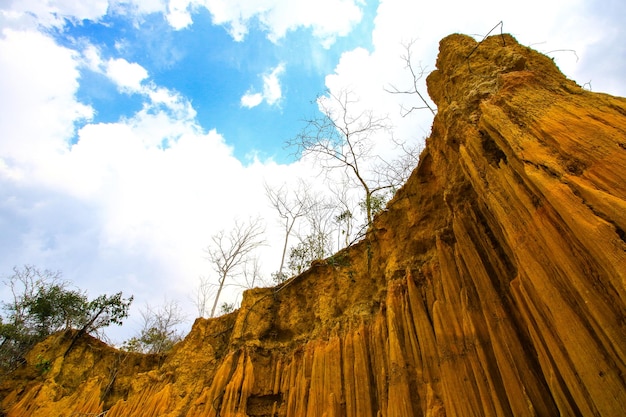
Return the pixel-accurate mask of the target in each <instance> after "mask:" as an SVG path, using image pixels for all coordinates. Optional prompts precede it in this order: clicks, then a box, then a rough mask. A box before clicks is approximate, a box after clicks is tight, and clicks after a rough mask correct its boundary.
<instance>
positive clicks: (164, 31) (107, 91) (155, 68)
mask: <svg viewBox="0 0 626 417" xmlns="http://www.w3.org/2000/svg"><path fill="white" fill-rule="evenodd" d="M376 6H377V3H374V2H370V3H369V4H363V5H362V7H361V9H360V10H361V20H360V21H359V22H358V23H356V24H355V25H354V26H353V27H352V29H351V33H350V34H349V36H343V37H340V38H338V39H336V40H335V41H334V42H332V44H329V45H323V44H322V43H321V42H320V40H319V39H316V38H315V37H314V36H313V35H312V29H310V28H298V29H295V30H293V31H291V32H290V33H289V34H288V36H285V37H283V38H281V39H279V40H277V41H271V40H270V39H268V37H267V32H266V31H265V30H263V27H262V26H261V24H260V23H259V22H258V21H256V20H255V19H253V20H252V21H251V22H250V26H251V28H250V32H249V33H248V34H247V35H246V36H245V39H243V40H235V39H233V37H232V36H231V35H230V34H229V33H228V32H227V28H226V27H224V25H214V24H212V17H211V13H210V12H209V11H208V10H206V9H201V10H199V11H197V12H196V13H194V14H193V23H191V24H190V25H189V26H188V27H186V28H185V29H183V30H177V29H175V28H173V27H172V26H171V25H170V24H169V23H168V21H167V19H166V16H164V15H163V14H160V13H153V14H149V15H147V16H144V17H143V18H142V19H141V22H139V23H138V22H137V21H136V18H135V16H132V15H130V16H129V15H122V14H117V13H112V14H107V15H105V16H103V18H101V19H99V20H97V21H90V20H81V21H68V22H66V24H65V25H63V26H62V27H54V28H52V30H50V34H51V35H52V36H53V37H54V39H55V41H56V42H57V43H58V44H60V45H64V46H67V47H69V48H80V46H81V44H85V43H88V44H89V45H91V46H93V47H95V48H97V49H98V51H99V54H100V58H101V59H111V58H114V59H123V60H125V61H127V62H129V63H135V64H137V65H139V66H141V67H142V68H143V69H145V71H146V73H147V77H146V79H147V80H149V81H150V82H153V83H155V84H156V85H158V86H161V87H164V88H167V89H168V90H171V91H176V92H178V93H180V94H181V95H182V96H183V97H185V98H186V99H187V100H189V101H190V102H191V104H192V105H193V108H194V110H195V111H196V113H197V114H196V120H197V122H198V123H199V125H200V126H202V128H204V129H205V130H210V129H216V130H217V131H218V132H219V133H220V134H222V135H224V137H226V138H229V139H228V142H229V144H230V145H232V146H233V151H234V155H235V156H236V157H237V158H238V159H240V160H242V161H248V160H249V159H250V156H251V155H252V154H254V155H256V156H257V157H261V158H272V159H274V160H277V161H281V162H288V161H290V160H293V157H292V156H291V154H290V151H289V150H287V149H285V147H284V144H285V141H286V140H288V139H289V138H291V137H293V136H295V135H296V134H297V133H298V132H299V131H300V129H301V127H302V120H303V119H304V118H307V117H311V115H313V114H315V112H316V111H317V106H316V104H315V98H316V97H317V96H319V95H321V94H323V93H325V90H326V87H325V77H326V75H327V74H328V73H331V72H332V71H333V69H334V67H335V66H336V65H337V63H338V61H339V58H340V57H341V54H342V52H344V51H346V50H351V49H354V48H357V47H363V48H366V49H368V50H371V48H372V42H371V37H372V34H371V31H372V27H373V24H374V23H373V18H374V16H375V10H376ZM272 82H273V83H274V85H273V87H274V89H275V91H274V96H273V97H265V98H263V97H262V95H263V93H264V89H265V90H266V89H267V88H268V83H272ZM246 94H248V96H249V97H250V101H249V103H248V104H247V105H246V104H245V103H244V102H243V101H242V97H243V96H244V95H246ZM255 95H256V96H255ZM77 99H78V100H79V101H81V102H83V103H85V104H88V105H90V106H91V107H92V108H93V109H94V115H93V117H92V118H91V119H90V120H89V123H101V122H102V123H110V122H116V121H118V120H119V119H120V118H122V117H132V115H133V114H135V113H136V112H137V111H139V110H140V109H141V108H142V104H143V100H142V97H141V96H140V95H138V94H132V93H128V92H124V91H120V89H119V88H118V86H117V85H116V83H115V82H114V81H113V80H110V79H108V78H107V76H106V75H105V74H102V73H101V72H100V71H97V70H96V71H94V70H93V69H90V68H81V71H80V86H79V89H78V91H77Z"/></svg>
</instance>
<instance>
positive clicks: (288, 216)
mask: <svg viewBox="0 0 626 417" xmlns="http://www.w3.org/2000/svg"><path fill="white" fill-rule="evenodd" d="M309 189H310V186H309V185H308V184H306V183H305V182H304V181H303V180H299V181H298V185H297V186H296V188H295V189H293V190H291V191H290V190H289V188H288V187H287V185H286V184H283V185H282V186H281V187H280V188H278V189H273V188H272V187H270V186H269V185H268V184H265V195H266V196H267V199H268V200H269V202H270V204H271V206H272V207H274V208H275V209H276V211H277V212H278V217H279V218H280V222H281V225H282V227H283V228H284V233H285V240H284V241H283V252H282V255H281V258H280V266H279V268H278V272H277V274H276V278H277V280H278V281H283V280H284V275H283V268H284V266H285V257H286V254H287V246H288V243H289V238H290V237H291V235H292V232H293V228H294V226H295V224H296V222H297V221H298V220H299V219H301V218H302V217H305V216H306V215H307V214H308V213H309V212H310V211H311V209H312V207H313V206H314V201H313V199H312V198H311V195H310V193H309Z"/></svg>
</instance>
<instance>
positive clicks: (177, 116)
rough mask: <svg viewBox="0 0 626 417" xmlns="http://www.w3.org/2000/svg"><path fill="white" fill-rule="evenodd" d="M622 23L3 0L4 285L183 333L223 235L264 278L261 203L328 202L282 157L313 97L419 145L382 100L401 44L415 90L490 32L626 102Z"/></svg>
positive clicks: (556, 7) (290, 4)
mask: <svg viewBox="0 0 626 417" xmlns="http://www.w3.org/2000/svg"><path fill="white" fill-rule="evenodd" d="M625 17H626V5H625V4H624V2H622V1H620V0H612V1H603V2H597V1H593V0H554V1H551V2H545V1H539V0H530V1H528V2H526V3H525V4H524V5H523V7H521V6H519V5H515V6H509V5H507V3H506V2H502V1H495V0H479V1H475V2H464V1H455V0H448V1H439V2H422V1H417V0H380V1H377V2H376V1H366V0H319V1H315V2H313V1H310V0H263V1H261V0H92V1H89V2H84V1H77V0H76V1H73V0H56V1H55V0H29V1H22V0H4V1H1V2H0V276H2V277H6V276H7V275H8V274H10V272H11V269H12V267H13V266H15V265H22V264H26V263H28V264H35V265H38V266H40V267H42V268H50V269H55V270H61V271H63V273H64V276H65V277H66V278H67V279H69V280H72V281H73V282H75V283H76V285H78V286H79V287H81V288H83V289H86V290H87V291H88V292H89V293H90V294H91V295H94V296H95V295H96V294H99V293H103V292H108V293H112V292H117V291H119V290H123V291H125V292H126V293H128V294H134V295H135V300H136V301H135V307H134V309H135V310H134V314H135V317H137V315H138V313H137V309H138V308H140V307H141V306H143V305H145V303H150V304H151V305H157V304H159V303H161V302H163V301H164V299H166V298H167V299H168V300H175V301H177V302H179V303H180V305H181V307H182V308H183V309H184V310H185V311H186V312H187V313H188V317H189V319H190V322H191V321H192V320H193V317H195V316H194V314H195V310H194V307H193V305H192V303H191V301H190V296H191V293H193V291H194V288H195V287H196V286H197V285H198V282H199V278H200V277H206V278H207V279H209V280H211V279H215V277H214V276H213V273H212V271H211V268H210V265H209V264H208V262H207V260H206V259H205V253H204V251H203V249H204V248H206V246H207V245H208V244H209V242H210V238H211V236H212V235H213V234H215V233H216V232H217V231H219V230H221V229H228V228H229V227H230V226H232V224H233V223H234V222H235V221H236V220H241V219H247V218H250V217H254V218H256V217H259V218H260V219H261V220H262V221H263V222H264V224H265V226H266V230H267V232H266V239H267V242H268V244H267V245H266V246H265V247H263V248H262V250H261V251H260V252H259V254H258V256H259V259H260V264H261V270H262V273H263V275H264V276H265V277H266V278H267V277H269V274H270V273H271V272H273V271H276V269H277V266H278V263H279V261H280V249H281V244H282V235H281V228H280V224H279V223H278V219H277V216H276V213H275V212H274V211H273V210H272V208H271V207H269V204H268V201H267V198H266V196H265V193H264V184H266V183H267V184H270V185H271V186H272V187H280V186H283V185H286V186H293V185H294V184H295V183H297V181H299V180H300V179H304V180H306V181H308V182H309V184H310V188H311V189H315V190H316V192H317V193H325V192H328V189H329V185H328V183H322V181H321V178H322V177H320V176H319V175H318V174H319V168H318V167H316V166H315V165H314V164H312V163H310V161H298V160H295V159H294V158H293V156H292V155H291V150H289V149H284V142H285V141H286V140H287V139H290V138H292V137H293V136H294V135H295V134H297V133H298V132H299V131H300V128H301V127H302V126H303V125H302V119H303V118H308V117H311V116H314V115H316V112H317V104H316V103H315V98H316V97H317V96H318V95H319V94H324V93H325V92H326V91H329V92H330V93H333V94H337V93H339V92H341V91H345V90H349V91H351V92H352V93H353V94H354V95H355V97H358V100H359V108H358V109H357V110H360V109H371V110H372V111H374V112H375V113H376V114H380V115H387V116H388V117H389V120H390V122H391V123H393V131H394V135H395V137H396V138H399V139H402V140H405V141H407V142H409V143H412V144H417V145H419V144H421V143H423V140H424V138H425V137H426V136H428V134H429V131H430V124H431V122H432V115H430V114H429V113H428V112H417V113H413V114H412V115H411V117H406V118H403V117H401V114H400V113H401V112H400V108H401V106H402V105H404V106H411V105H412V104H414V103H413V102H411V100H412V97H400V96H395V95H390V94H388V93H386V92H385V91H384V87H385V86H389V85H395V86H398V87H399V88H403V87H406V86H407V85H409V84H408V83H409V82H410V79H409V78H407V72H406V71H405V70H404V68H403V65H402V61H401V59H400V55H401V54H402V53H403V49H402V44H403V43H406V42H408V41H410V40H413V41H414V43H413V50H412V52H413V58H414V61H413V63H414V64H415V65H416V66H417V65H421V66H423V67H424V68H425V70H426V72H428V71H431V70H432V69H434V66H435V59H436V54H437V48H438V42H439V40H440V39H441V38H442V37H444V36H446V35H448V34H450V33H455V32H459V33H466V34H469V35H472V36H475V37H476V38H480V37H481V36H482V35H483V34H485V33H486V32H487V31H489V29H491V28H492V27H493V26H494V25H495V24H496V23H497V22H499V21H503V23H504V24H503V29H504V31H505V32H509V33H511V34H513V35H514V36H515V37H516V38H517V39H518V40H519V41H520V42H521V43H523V44H525V45H529V46H531V47H533V48H535V49H537V50H539V51H542V52H544V53H546V54H548V55H549V56H551V57H552V58H553V59H554V60H555V62H556V63H557V65H559V67H560V68H561V70H562V71H563V72H564V73H565V74H566V75H567V76H568V77H570V78H572V79H574V80H575V81H576V82H578V83H579V84H580V85H583V84H585V85H586V86H587V87H590V88H591V89H592V90H593V91H601V92H606V93H610V94H614V95H621V96H625V95H626V81H625V79H624V76H623V75H624V74H625V73H626V29H625V27H624V24H623V22H624V18H625ZM572 51H574V52H572ZM422 81H423V80H422ZM420 88H421V89H422V91H423V92H425V87H424V85H423V83H422V84H421V85H420ZM383 139H384V138H381V140H380V143H379V144H378V146H380V152H382V153H385V155H392V154H393V152H394V149H393V147H391V146H390V145H387V144H385V143H384V140H383ZM385 146H387V147H385ZM295 243H297V242H295V241H292V242H291V244H295ZM3 291H6V289H5V288H0V295H3V294H5V293H6V292H3ZM240 292H241V291H240V288H236V287H235V288H232V290H230V291H229V292H228V294H225V297H226V298H225V300H231V301H233V300H234V301H237V300H240ZM133 320H136V319H131V321H130V323H129V325H128V327H125V328H124V329H123V330H120V331H119V332H118V333H117V334H114V335H113V338H114V339H115V340H117V341H120V338H123V337H125V336H124V335H128V334H129V333H132V331H133V326H137V325H138V323H137V322H136V321H133Z"/></svg>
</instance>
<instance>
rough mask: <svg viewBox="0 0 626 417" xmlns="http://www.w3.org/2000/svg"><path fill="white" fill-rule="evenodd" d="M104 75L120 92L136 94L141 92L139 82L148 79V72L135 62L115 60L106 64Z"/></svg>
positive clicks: (121, 59)
mask: <svg viewBox="0 0 626 417" xmlns="http://www.w3.org/2000/svg"><path fill="white" fill-rule="evenodd" d="M106 75H107V77H109V78H110V79H111V80H112V81H113V82H114V83H115V84H117V86H118V87H119V88H120V89H121V90H122V91H130V92H137V91H139V90H141V82H142V81H143V80H145V79H146V78H148V71H146V69H145V68H144V67H142V66H141V65H139V64H137V63H135V62H128V61H127V60H125V59H123V58H116V59H110V60H109V61H108V62H107V64H106Z"/></svg>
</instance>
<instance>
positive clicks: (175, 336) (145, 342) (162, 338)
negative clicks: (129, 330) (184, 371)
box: [123, 299, 186, 353]
mask: <svg viewBox="0 0 626 417" xmlns="http://www.w3.org/2000/svg"><path fill="white" fill-rule="evenodd" d="M141 318H142V328H141V330H140V331H139V333H138V334H137V336H134V337H132V338H131V339H129V340H127V341H125V342H124V344H123V349H124V350H128V351H132V352H142V353H165V352H167V351H168V350H170V349H171V348H172V347H173V346H174V344H176V343H178V342H179V341H181V340H182V338H183V334H182V331H181V330H180V329H179V328H178V326H179V325H180V324H182V323H184V322H185V321H186V318H185V315H184V314H183V312H182V310H181V308H180V306H179V305H178V303H177V302H176V301H168V300H167V299H166V300H165V302H164V303H163V305H161V306H159V307H153V306H150V305H149V304H146V306H145V307H144V308H143V309H142V310H141Z"/></svg>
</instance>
